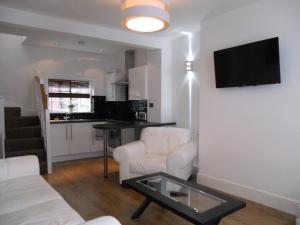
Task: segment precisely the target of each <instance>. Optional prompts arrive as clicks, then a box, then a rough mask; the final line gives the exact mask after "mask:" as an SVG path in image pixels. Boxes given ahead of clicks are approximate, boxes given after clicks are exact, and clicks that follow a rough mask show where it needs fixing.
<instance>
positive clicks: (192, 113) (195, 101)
mask: <svg viewBox="0 0 300 225" xmlns="http://www.w3.org/2000/svg"><path fill="white" fill-rule="evenodd" d="M199 35H200V33H194V34H192V36H191V38H189V36H187V35H183V36H182V37H180V38H177V39H175V40H173V41H172V52H171V60H172V61H171V62H172V67H171V77H172V79H171V81H172V98H173V101H172V103H173V104H172V112H173V119H174V120H175V121H176V122H177V125H178V127H183V128H187V129H190V130H191V132H192V138H193V140H194V141H197V142H198V128H199V126H198V125H199V123H198V115H199V112H198V111H199V110H198V109H199V73H198V70H199V50H200V49H199V48H200V42H199V38H200V37H199ZM190 47H191V52H190ZM190 57H192V60H193V61H194V71H193V73H187V72H186V69H185V61H186V60H188V59H189V58H190Z"/></svg>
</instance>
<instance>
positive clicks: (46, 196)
mask: <svg viewBox="0 0 300 225" xmlns="http://www.w3.org/2000/svg"><path fill="white" fill-rule="evenodd" d="M54 199H62V197H61V196H60V195H59V194H58V193H57V192H56V191H55V190H54V189H53V188H52V187H51V186H50V185H49V184H48V183H47V182H46V181H45V180H44V179H43V178H42V177H41V176H39V175H34V176H25V177H21V178H16V179H9V180H5V181H2V182H0V202H1V204H0V215H3V214H7V213H11V212H14V211H18V210H22V209H25V208H27V207H31V206H34V205H37V204H41V203H43V202H47V201H51V200H54ZM0 224H1V223H0Z"/></svg>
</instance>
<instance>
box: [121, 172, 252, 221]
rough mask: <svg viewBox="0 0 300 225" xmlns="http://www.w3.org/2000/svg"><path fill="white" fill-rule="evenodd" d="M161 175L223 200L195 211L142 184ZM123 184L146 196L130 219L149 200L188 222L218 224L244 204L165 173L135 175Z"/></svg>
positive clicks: (138, 215)
mask: <svg viewBox="0 0 300 225" xmlns="http://www.w3.org/2000/svg"><path fill="white" fill-rule="evenodd" d="M158 176H162V177H165V178H167V179H170V180H172V181H175V182H176V183H179V184H182V185H184V186H188V187H191V188H193V189H197V190H199V191H201V192H204V193H207V194H209V195H211V196H214V197H216V198H218V199H222V200H224V203H222V204H221V205H219V206H216V207H214V208H212V209H209V210H207V211H205V212H197V210H195V209H193V208H191V207H189V206H187V205H185V204H183V203H180V202H177V201H175V200H173V199H171V198H170V197H167V196H164V195H163V194H161V193H160V192H158V191H156V190H154V189H152V188H149V187H147V186H146V185H144V184H142V183H141V182H139V181H141V180H146V179H151V178H154V177H158ZM123 186H125V187H130V188H132V189H133V190H135V191H136V192H138V193H140V194H142V195H144V196H145V197H146V199H145V201H144V202H143V203H142V204H141V205H140V206H139V207H138V208H137V209H136V211H135V212H134V214H133V215H132V217H131V219H137V218H139V217H140V216H141V215H142V213H143V212H144V210H145V209H146V208H147V207H148V206H149V204H150V203H151V202H155V203H156V204H158V205H160V206H162V207H164V208H166V209H168V210H170V211H171V212H173V213H175V214H176V215H178V216H180V217H182V218H184V219H186V220H188V221H189V222H191V223H193V224H196V225H218V224H219V223H220V221H221V219H222V218H224V217H225V216H228V215H229V214H231V213H233V212H235V211H237V210H239V209H242V208H244V207H245V206H246V204H245V202H242V201H240V200H237V199H235V198H232V197H230V196H228V195H225V194H222V193H220V192H217V191H215V190H213V189H211V188H208V187H206V186H203V185H200V184H197V183H193V182H189V181H185V180H182V179H179V178H177V177H174V176H171V175H169V174H166V173H154V174H149V175H146V176H141V177H136V178H132V179H128V180H125V181H123Z"/></svg>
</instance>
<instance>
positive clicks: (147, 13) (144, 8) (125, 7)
mask: <svg viewBox="0 0 300 225" xmlns="http://www.w3.org/2000/svg"><path fill="white" fill-rule="evenodd" d="M121 9H122V25H123V26H124V27H125V28H127V29H129V30H131V31H137V32H144V33H147V32H155V31H161V30H164V29H166V28H167V27H168V26H169V22H170V14H169V11H170V0H122V6H121Z"/></svg>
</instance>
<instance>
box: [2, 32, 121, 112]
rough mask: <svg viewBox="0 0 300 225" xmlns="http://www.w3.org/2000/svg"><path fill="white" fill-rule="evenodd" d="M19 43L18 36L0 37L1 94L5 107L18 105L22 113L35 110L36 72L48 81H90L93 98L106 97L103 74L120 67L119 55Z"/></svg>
mask: <svg viewBox="0 0 300 225" xmlns="http://www.w3.org/2000/svg"><path fill="white" fill-rule="evenodd" d="M22 41H23V38H22V37H20V36H14V35H7V34H0V49H1V54H0V68H1V72H0V73H1V74H0V75H1V76H0V95H2V96H3V98H4V99H5V103H6V105H11V106H12V105H15V106H20V107H22V108H23V110H24V113H25V114H33V113H34V111H35V106H34V88H33V86H34V74H35V73H38V74H41V76H43V77H48V78H65V79H85V80H91V81H92V82H93V84H94V85H95V95H105V80H104V74H105V73H106V72H108V71H110V70H111V69H114V68H118V67H122V65H123V60H121V59H120V58H122V57H119V56H118V57H117V56H109V55H101V56H100V55H97V54H92V53H91V54H90V53H84V52H78V51H71V50H64V49H58V48H48V47H37V46H30V45H23V44H22ZM122 56H124V54H123V53H122ZM118 69H119V68H118Z"/></svg>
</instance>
